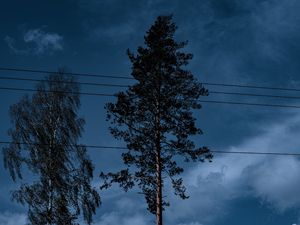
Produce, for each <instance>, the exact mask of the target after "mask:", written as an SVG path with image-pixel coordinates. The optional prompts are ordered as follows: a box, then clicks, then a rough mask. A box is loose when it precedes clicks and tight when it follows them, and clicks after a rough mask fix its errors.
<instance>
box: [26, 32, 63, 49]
mask: <svg viewBox="0 0 300 225" xmlns="http://www.w3.org/2000/svg"><path fill="white" fill-rule="evenodd" d="M24 41H25V43H33V44H34V45H35V47H34V52H35V53H36V54H43V53H45V52H48V51H51V52H52V51H59V50H62V49H63V44H62V41H63V37H62V36H60V35H58V34H56V33H46V32H44V31H42V30H41V29H33V30H29V31H27V32H26V33H25V35H24Z"/></svg>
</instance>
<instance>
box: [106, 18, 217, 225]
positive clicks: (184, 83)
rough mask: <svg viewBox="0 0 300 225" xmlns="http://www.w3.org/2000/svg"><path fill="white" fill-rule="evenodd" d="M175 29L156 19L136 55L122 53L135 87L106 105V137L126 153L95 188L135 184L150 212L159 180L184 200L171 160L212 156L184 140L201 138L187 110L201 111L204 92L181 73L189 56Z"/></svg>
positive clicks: (168, 22) (179, 169)
mask: <svg viewBox="0 0 300 225" xmlns="http://www.w3.org/2000/svg"><path fill="white" fill-rule="evenodd" d="M175 30H176V26H175V24H174V23H173V22H172V18H171V16H160V17H158V18H157V20H156V21H155V24H154V25H153V26H152V27H151V28H150V30H149V31H148V32H147V34H146V36H145V47H139V48H138V49H137V54H136V55H134V54H133V53H131V52H130V51H129V50H128V56H129V58H130V60H131V63H132V76H133V77H134V78H135V79H136V81H137V83H136V84H134V85H133V86H131V87H130V88H129V89H128V90H126V91H125V92H119V93H118V94H117V97H118V100H117V102H116V103H108V104H107V105H106V109H107V112H108V119H109V120H110V121H111V124H112V127H111V128H110V131H111V133H112V135H113V136H114V137H115V138H117V139H120V140H124V141H125V142H126V143H127V147H128V152H126V153H124V154H123V155H122V157H123V161H124V163H125V164H126V165H127V166H128V168H127V169H125V170H122V171H120V172H118V173H108V174H104V173H101V174H100V177H101V178H102V179H103V180H104V184H103V185H102V186H101V188H108V187H110V186H111V184H112V183H114V182H116V183H119V184H120V186H121V187H123V188H124V189H125V190H126V191H127V190H128V189H130V188H132V187H133V186H134V185H138V186H139V188H141V190H142V193H143V194H144V196H145V198H146V201H147V203H148V209H149V210H150V212H151V213H153V214H155V213H156V214H157V213H158V211H157V207H160V206H158V204H159V200H158V198H162V197H159V196H157V192H158V190H159V189H158V185H161V186H162V187H163V177H165V176H168V177H169V178H170V179H171V182H172V185H173V188H174V191H175V194H176V195H178V196H180V197H181V198H182V199H185V198H187V197H188V196H187V195H186V194H185V190H186V188H185V187H184V185H183V182H182V179H181V178H179V177H178V175H180V174H181V173H182V172H183V168H182V167H180V166H179V165H177V163H176V160H175V159H174V157H177V156H183V157H184V159H185V160H186V161H190V160H192V161H196V160H200V161H204V160H205V159H208V160H211V158H212V155H211V153H210V152H209V149H208V148H207V147H202V148H196V147H195V144H194V142H193V141H192V140H191V139H190V136H191V135H197V134H202V131H201V130H200V129H199V128H197V127H196V124H195V122H196V119H195V118H194V117H193V110H197V109H200V108H201V105H200V104H199V102H198V99H199V97H200V96H206V95H208V91H207V90H206V89H205V88H204V87H202V85H201V84H200V83H198V82H197V81H196V79H195V78H194V77H193V75H192V73H191V72H190V71H188V70H185V69H184V66H186V65H187V64H188V62H189V60H190V59H192V55H191V54H188V53H184V52H181V51H179V50H180V49H182V48H183V47H184V46H185V45H186V42H179V43H178V42H176V41H175V40H174V33H175ZM158 164H159V166H160V167H157V166H158ZM160 173H161V176H160ZM161 204H162V206H163V205H166V204H167V203H166V202H164V201H162V203H161ZM161 223H162V222H160V223H158V224H161Z"/></svg>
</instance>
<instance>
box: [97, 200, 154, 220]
mask: <svg viewBox="0 0 300 225" xmlns="http://www.w3.org/2000/svg"><path fill="white" fill-rule="evenodd" d="M141 205H142V204H140V202H139V200H137V199H135V198H126V197H123V198H119V199H118V200H116V202H115V203H114V207H113V209H114V210H113V211H111V212H108V213H104V214H103V215H102V216H101V217H100V219H98V220H97V221H96V222H95V223H94V225H111V224H119V225H146V224H149V215H147V214H146V211H145V210H144V207H141ZM142 208H143V209H142ZM143 212H144V213H143Z"/></svg>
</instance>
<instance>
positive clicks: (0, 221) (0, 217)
mask: <svg viewBox="0 0 300 225" xmlns="http://www.w3.org/2000/svg"><path fill="white" fill-rule="evenodd" d="M26 223H27V216H26V215H25V214H22V213H10V212H5V213H0V225H25V224H26Z"/></svg>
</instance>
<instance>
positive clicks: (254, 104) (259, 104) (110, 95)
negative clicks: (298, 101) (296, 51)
mask: <svg viewBox="0 0 300 225" xmlns="http://www.w3.org/2000/svg"><path fill="white" fill-rule="evenodd" d="M0 90H11V91H30V92H35V91H37V90H36V89H28V88H11V87H0ZM44 91H45V92H47V93H51V92H52V93H65V94H81V95H88V96H104V97H116V95H112V94H105V93H88V92H71V91H48V90H44ZM198 102H201V103H215V104H229V105H245V106H261V107H275V108H296V109H299V108H300V105H281V104H266V103H247V102H232V101H218V100H198Z"/></svg>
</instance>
